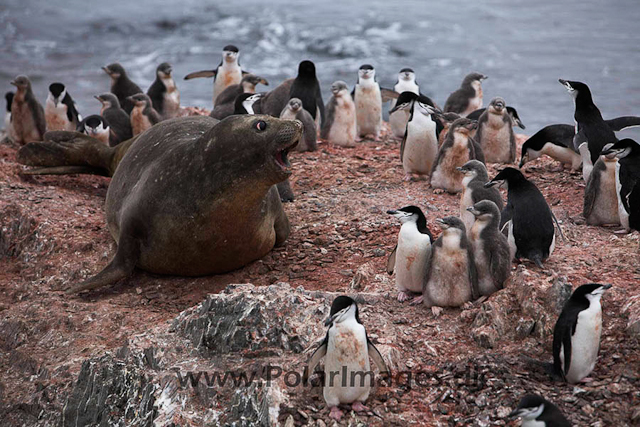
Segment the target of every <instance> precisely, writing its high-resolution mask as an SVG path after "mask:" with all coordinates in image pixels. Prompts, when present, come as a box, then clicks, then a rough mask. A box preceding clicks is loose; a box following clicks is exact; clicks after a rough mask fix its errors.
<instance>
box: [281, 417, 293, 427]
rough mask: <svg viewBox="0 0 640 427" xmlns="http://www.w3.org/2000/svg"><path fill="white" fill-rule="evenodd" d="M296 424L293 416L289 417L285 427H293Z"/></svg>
mask: <svg viewBox="0 0 640 427" xmlns="http://www.w3.org/2000/svg"><path fill="white" fill-rule="evenodd" d="M294 425H295V424H294V423H293V415H289V416H288V417H287V421H285V422H284V427H293V426H294Z"/></svg>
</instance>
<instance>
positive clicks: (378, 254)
mask: <svg viewBox="0 0 640 427" xmlns="http://www.w3.org/2000/svg"><path fill="white" fill-rule="evenodd" d="M385 253H386V252H385V251H384V249H380V248H378V249H374V250H373V256H375V257H381V256H384V255H385Z"/></svg>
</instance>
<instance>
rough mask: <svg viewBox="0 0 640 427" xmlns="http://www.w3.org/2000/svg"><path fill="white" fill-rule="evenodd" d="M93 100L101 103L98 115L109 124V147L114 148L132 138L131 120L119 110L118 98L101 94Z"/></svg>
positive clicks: (108, 94) (124, 112) (110, 94)
mask: <svg viewBox="0 0 640 427" xmlns="http://www.w3.org/2000/svg"><path fill="white" fill-rule="evenodd" d="M95 98H96V99H97V100H98V101H100V103H102V108H101V109H100V115H101V116H102V117H104V118H105V120H106V121H107V123H109V128H110V129H111V133H110V136H109V145H110V146H111V147H115V146H116V145H118V144H120V143H121V142H122V141H126V140H127V139H129V138H131V137H133V130H132V129H131V120H130V119H129V115H128V114H127V113H126V111H124V110H123V109H122V108H120V102H118V98H116V96H115V95H114V94H112V93H103V94H101V95H97V96H96V97H95Z"/></svg>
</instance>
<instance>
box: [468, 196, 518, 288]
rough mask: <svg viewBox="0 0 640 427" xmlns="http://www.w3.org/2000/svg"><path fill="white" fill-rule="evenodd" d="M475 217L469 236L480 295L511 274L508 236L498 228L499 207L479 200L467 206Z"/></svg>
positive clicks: (496, 286)
mask: <svg viewBox="0 0 640 427" xmlns="http://www.w3.org/2000/svg"><path fill="white" fill-rule="evenodd" d="M467 210H468V211H469V212H471V214H472V215H473V216H474V217H475V222H474V223H473V225H472V226H471V232H470V233H469V240H470V241H471V246H472V247H473V256H474V261H475V263H476V270H477V272H478V289H479V291H480V295H487V296H488V295H491V294H492V293H494V292H497V291H499V290H500V289H502V288H503V287H504V282H506V280H507V279H508V278H509V275H510V274H511V254H510V250H509V242H507V238H506V237H505V236H504V234H502V233H501V232H500V229H499V226H500V210H498V206H496V204H495V203H493V202H492V201H491V200H482V201H480V202H478V203H476V204H475V205H473V206H472V207H470V208H468V209H467Z"/></svg>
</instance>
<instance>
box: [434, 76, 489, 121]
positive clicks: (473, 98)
mask: <svg viewBox="0 0 640 427" xmlns="http://www.w3.org/2000/svg"><path fill="white" fill-rule="evenodd" d="M486 79H487V76H485V75H484V74H480V73H471V74H467V75H466V76H465V78H464V79H463V80H462V84H461V85H460V88H459V89H458V90H456V91H455V92H453V93H452V94H451V95H449V98H447V102H445V104H444V110H443V111H444V112H445V113H448V112H452V113H456V114H459V115H460V116H462V117H466V116H467V114H469V113H471V112H473V111H475V110H477V109H479V108H482V81H483V80H486Z"/></svg>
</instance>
